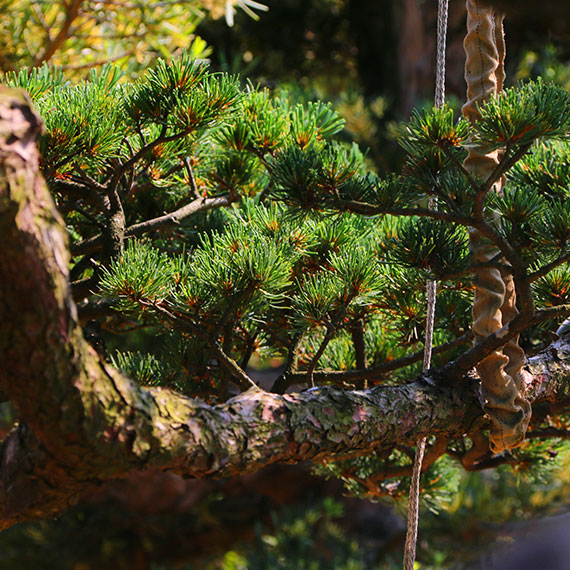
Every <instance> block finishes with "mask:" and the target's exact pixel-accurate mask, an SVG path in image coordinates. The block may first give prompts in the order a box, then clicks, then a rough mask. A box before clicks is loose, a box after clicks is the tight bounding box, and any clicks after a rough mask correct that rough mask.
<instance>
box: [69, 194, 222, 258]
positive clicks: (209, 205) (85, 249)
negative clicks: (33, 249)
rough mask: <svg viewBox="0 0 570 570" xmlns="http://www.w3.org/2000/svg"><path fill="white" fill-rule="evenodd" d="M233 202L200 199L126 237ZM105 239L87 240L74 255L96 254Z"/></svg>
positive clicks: (131, 228) (131, 230) (138, 226)
mask: <svg viewBox="0 0 570 570" xmlns="http://www.w3.org/2000/svg"><path fill="white" fill-rule="evenodd" d="M230 204H231V200H230V199H229V197H227V196H218V197H216V198H199V199H197V200H193V201H192V202H190V203H189V204H186V205H185V206H182V207H181V208H178V209H177V210H175V211H174V212H170V213H168V214H164V215H163V216H158V217H156V218H153V219H152V220H146V221H144V222H139V223H138V224H133V225H132V226H129V227H128V228H126V229H125V237H127V238H128V237H135V236H140V235H143V234H145V233H146V232H149V231H154V230H158V229H160V228H163V227H165V226H169V225H177V224H179V223H180V222H182V221H183V220H184V219H186V218H188V217H190V216H192V215H193V214H196V213H198V212H205V211H207V210H212V209H214V208H221V207H224V206H229V205H230ZM102 241H103V238H102V236H101V235H97V236H93V237H91V238H87V239H85V240H83V241H82V242H79V243H78V244H76V245H75V246H72V247H71V254H72V255H74V256H75V255H82V254H93V253H96V252H97V251H98V250H99V249H100V248H101V245H102Z"/></svg>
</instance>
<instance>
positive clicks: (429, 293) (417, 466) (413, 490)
mask: <svg viewBox="0 0 570 570" xmlns="http://www.w3.org/2000/svg"><path fill="white" fill-rule="evenodd" d="M448 6H449V0H438V12H437V60H436V67H435V69H436V71H435V106H436V107H438V108H439V107H443V104H444V102H445V44H446V36H447V14H448ZM436 204H437V198H436V197H435V196H430V199H429V208H430V209H431V208H434V207H435V206H436ZM436 293H437V285H436V282H435V281H433V280H431V279H430V280H428V282H427V283H426V297H427V308H426V326H425V341H424V361H423V370H424V372H425V371H426V370H429V367H430V365H431V353H432V350H433V329H434V324H435V299H436ZM425 450H426V438H425V437H422V438H421V439H419V440H418V441H417V444H416V453H415V455H414V465H413V467H412V481H411V483H410V497H409V500H408V528H407V531H406V542H405V545H404V570H414V562H415V560H416V544H417V542H418V522H419V515H420V508H419V505H420V477H421V474H422V463H423V460H424V454H425Z"/></svg>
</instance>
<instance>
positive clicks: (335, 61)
mask: <svg viewBox="0 0 570 570" xmlns="http://www.w3.org/2000/svg"><path fill="white" fill-rule="evenodd" d="M264 4H266V5H267V6H268V7H269V11H268V12H267V13H265V12H264V11H262V10H261V8H260V7H259V6H258V5H257V4H256V3H248V2H237V1H236V2H233V3H230V4H228V3H227V2H225V0H224V1H222V0H220V1H218V2H217V1H215V0H202V1H201V0H196V1H190V2H144V1H134V0H133V1H130V2H120V1H119V0H117V1H116V2H113V1H101V2H84V1H74V0H69V1H68V2H26V1H23V0H22V1H19V0H4V1H3V2H1V3H0V9H1V10H2V19H1V20H0V46H2V48H0V49H1V52H0V67H1V69H2V70H3V71H10V70H18V69H20V68H21V67H23V66H40V65H42V64H43V63H44V62H48V63H50V64H56V65H59V66H62V67H63V68H64V69H65V70H66V71H68V72H72V73H73V74H75V76H76V77H80V76H82V75H85V74H86V72H87V71H88V69H89V68H90V67H92V66H100V65H101V64H102V63H104V62H106V61H110V60H111V61H115V62H116V63H117V64H118V65H120V66H121V67H122V68H123V69H124V70H125V71H126V73H127V74H128V75H130V76H137V75H138V74H139V73H140V72H141V71H142V70H144V69H146V68H147V67H148V66H149V64H150V63H151V62H152V61H154V60H155V59H156V58H157V57H166V58H167V59H170V58H171V57H172V56H174V55H176V54H179V53H180V52H181V51H183V50H186V51H190V52H191V53H192V54H193V55H194V56H195V57H198V58H205V57H207V58H209V59H210V60H211V62H212V66H213V68H214V69H220V70H224V71H231V72H239V73H240V74H242V76H243V77H248V78H250V79H251V80H252V81H253V82H255V83H261V84H262V85H265V86H269V87H270V88H271V89H273V90H274V91H275V92H278V93H279V92H280V93H286V94H287V97H288V98H290V99H291V100H292V101H308V100H315V99H325V100H330V101H332V102H333V103H334V105H335V108H337V109H338V110H339V112H340V114H341V115H343V117H344V119H345V120H346V126H345V130H346V131H345V134H344V137H345V139H346V140H352V139H355V140H357V141H358V142H359V143H360V144H362V145H363V146H364V147H369V148H370V149H371V151H370V153H369V155H368V160H369V161H370V163H371V164H372V165H373V166H374V168H375V169H376V170H378V171H383V170H388V168H389V167H391V166H393V165H394V164H396V163H398V161H399V160H400V158H401V155H400V153H399V151H398V150H396V148H397V147H396V145H395V144H394V145H392V144H390V141H392V139H393V137H394V133H395V132H396V131H397V128H396V127H397V124H398V122H399V121H401V120H403V119H405V118H407V117H408V115H409V113H410V111H411V109H412V108H413V107H416V106H419V107H421V106H424V105H427V104H430V102H431V98H432V93H433V82H434V77H435V72H434V61H435V48H434V44H435V15H436V6H435V3H430V2H419V1H417V0H405V1H398V0H382V1H378V2H368V1H366V0H310V1H308V0H281V1H270V0H267V1H266V2H264ZM243 8H246V9H247V10H253V11H254V14H256V15H257V16H259V17H260V19H261V20H260V21H259V22H258V21H255V20H254V19H252V18H251V14H248V13H246V11H244V10H243ZM240 9H241V11H239V10H240ZM464 16H465V12H464V9H463V8H462V6H460V5H459V4H457V5H452V11H451V20H450V35H449V44H448V45H449V47H448V53H449V57H448V92H449V95H451V97H452V101H453V97H455V101H456V103H455V105H456V107H457V106H458V105H459V104H460V103H461V101H462V100H463V93H464V84H463V79H462V78H463V58H464V56H463V49H462V47H461V42H462V39H463V35H464ZM228 22H229V23H232V24H233V25H232V26H229V25H228ZM552 28H553V29H555V31H556V33H557V34H560V26H558V25H557V26H553V27H552ZM507 34H508V48H509V62H508V67H509V74H508V77H509V78H510V81H511V82H512V81H514V80H515V79H522V78H529V77H536V76H539V75H540V76H543V77H546V78H547V79H550V80H553V81H556V82H558V83H559V84H561V85H564V86H565V87H566V88H568V84H569V81H570V73H569V68H568V64H567V60H568V53H569V52H568V43H567V41H565V40H564V39H560V36H554V35H553V36H549V35H546V36H545V35H544V34H543V28H541V29H540V31H538V29H536V28H533V27H531V26H528V25H521V20H520V19H519V20H518V23H517V22H513V23H512V24H511V25H510V26H509V27H508V28H507ZM556 452H557V453H558V454H559V457H560V461H559V464H558V466H557V470H556V474H555V475H554V474H553V473H552V472H550V473H549V474H548V476H546V477H544V478H543V479H542V480H541V479H540V478H538V479H537V478H535V477H531V478H529V477H528V476H527V475H526V474H525V473H514V472H513V471H512V469H510V468H509V467H508V466H505V467H504V468H501V469H500V470H498V471H494V472H493V473H492V474H491V475H489V474H479V473H474V474H468V475H461V476H459V475H457V474H456V472H452V471H449V472H446V476H448V477H460V480H457V481H456V482H455V483H456V488H457V489H458V492H457V495H456V496H454V497H447V502H446V501H444V500H443V497H441V496H440V497H438V498H437V500H436V501H435V502H434V503H432V504H431V505H430V506H431V509H432V511H433V512H432V511H430V510H426V511H425V513H426V514H425V515H424V516H423V518H422V524H423V527H424V528H423V531H422V537H423V538H422V540H423V541H424V542H423V544H422V545H420V547H421V549H420V564H421V565H420V567H421V568H442V567H447V568H461V567H463V566H462V564H463V563H464V562H465V561H468V560H469V559H474V558H476V557H477V556H478V555H479V550H478V549H479V548H484V547H485V546H487V545H488V544H489V542H490V541H491V540H495V539H497V537H498V538H499V539H502V538H505V537H509V536H510V535H511V533H512V530H513V527H514V526H516V525H513V522H512V521H513V520H514V519H517V520H518V521H522V520H525V519H527V518H530V517H533V516H536V514H537V513H540V514H545V515H546V514H550V513H551V512H556V509H557V508H559V506H560V505H562V504H563V503H564V502H565V501H567V498H568V494H569V487H568V485H567V477H566V476H565V475H564V473H565V471H564V469H565V468H566V466H567V465H568V457H567V450H566V449H560V450H556ZM147 477H148V478H150V479H152V478H153V477H155V475H134V476H133V477H132V478H131V479H129V480H128V481H118V482H114V483H112V484H109V485H106V486H105V488H104V489H102V490H101V492H100V493H91V494H89V495H88V496H86V497H84V499H83V501H82V503H81V504H80V506H79V507H77V508H76V509H75V510H74V511H73V512H72V513H70V514H68V515H66V516H65V517H62V518H61V519H60V520H58V521H55V522H53V523H40V524H30V525H22V526H21V527H18V528H14V529H12V530H10V531H7V532H5V533H3V534H2V535H1V536H0V545H1V546H2V552H1V554H0V564H2V567H3V568H13V569H20V568H21V569H24V568H38V569H41V568H50V569H51V568H82V569H90V568H93V569H98V568H133V569H135V568H136V569H138V568H141V569H142V568H156V569H157V570H158V569H159V568H171V567H186V568H206V567H208V568H224V569H228V570H229V569H235V570H237V569H240V568H247V569H251V570H254V569H263V568H292V567H295V568H302V567H303V564H306V567H307V568H331V567H332V564H333V563H334V567H335V568H347V569H348V568H351V569H352V568H354V569H359V568H392V567H393V568H397V567H398V566H397V563H396V562H395V560H397V558H398V555H399V551H400V540H401V538H402V531H403V523H402V519H401V518H400V517H399V516H398V514H397V512H396V513H395V512H394V511H393V510H392V509H389V508H386V507H385V506H384V505H383V504H380V505H379V506H376V507H370V505H369V504H368V502H367V501H359V500H358V499H346V498H344V497H343V491H342V489H341V487H340V486H339V485H335V484H334V483H331V482H326V483H323V481H322V479H321V478H320V477H317V476H316V475H311V474H308V473H307V472H306V471H305V470H303V469H297V468H294V469H287V468H275V469H270V470H267V472H262V473H260V474H259V475H258V476H256V477H251V478H250V479H248V478H242V479H241V480H231V481H225V482H220V483H215V482H183V481H181V480H178V479H176V478H175V479H172V478H169V477H167V476H165V477H164V480H163V481H162V482H161V483H160V488H161V489H162V492H161V494H160V497H157V496H148V495H147V494H145V492H146V493H148V492H149V491H148V490H149V489H156V488H157V481H156V480H154V479H152V480H148V479H147ZM156 477H158V475H156ZM327 495H328V496H331V497H334V500H330V499H324V497H325V496H327ZM291 504H294V505H297V506H293V507H291V506H290V505H291ZM430 513H431V514H430ZM260 520H261V521H263V523H260V522H259V521H260ZM256 521H257V522H256ZM459 522H460V523H461V524H459ZM339 525H340V526H339ZM189 537H192V538H191V539H190V538H189ZM241 539H243V540H246V539H249V541H250V542H244V543H241V544H237V545H236V541H237V540H241ZM252 540H253V542H251V541H252ZM70 544H71V545H72V547H70V546H69V545H70ZM251 545H253V547H252V546H251Z"/></svg>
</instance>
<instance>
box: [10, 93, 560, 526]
mask: <svg viewBox="0 0 570 570" xmlns="http://www.w3.org/2000/svg"><path fill="white" fill-rule="evenodd" d="M40 129H41V122H40V120H39V117H38V116H37V115H36V114H35V112H34V111H33V110H32V109H31V107H30V105H29V104H28V102H27V101H26V100H25V99H24V97H23V96H22V95H21V94H20V93H19V92H15V91H12V90H7V89H5V90H0V235H2V238H3V244H2V247H1V248H0V362H1V366H0V388H1V389H2V390H3V391H4V392H5V394H6V395H7V397H8V398H9V399H10V400H11V401H12V402H13V403H14V405H15V407H16V408H17V411H18V415H19V418H20V419H19V422H18V424H17V425H15V426H14V428H13V429H12V431H11V432H10V433H9V434H8V435H7V436H6V437H5V439H4V440H3V441H2V443H1V444H0V529H3V528H7V527H8V526H10V525H12V524H14V523H16V522H19V521H23V520H30V519H35V518H47V517H50V516H55V515H57V514H58V513H61V512H63V511H64V510H66V509H67V508H68V506H69V505H70V504H72V503H73V502H74V500H75V497H76V496H77V494H78V493H79V492H80V491H81V490H82V489H84V488H86V487H87V486H88V485H91V484H93V483H97V482H99V481H103V480H106V479H110V478H113V477H118V476H121V475H124V474H125V473H128V472H130V471H132V470H134V469H138V470H140V469H155V470H160V471H169V472H174V473H178V474H182V475H185V476H189V477H197V478H198V477H223V476H229V475H234V474H238V473H247V472H253V471H256V470H257V469H259V468H261V467H262V466H264V465H269V464H272V463H277V462H282V463H298V462H301V461H306V460H324V459H327V458H334V456H335V454H343V456H346V455H347V454H349V455H350V454H353V455H362V454H367V453H370V452H372V451H373V450H377V449H380V448H382V449H389V448H391V447H393V446H395V445H396V444H404V443H406V442H409V443H411V442H414V441H416V440H417V439H418V438H420V437H423V436H427V435H433V434H435V435H437V434H445V435H448V436H452V437H461V436H463V434H465V433H467V432H469V430H470V427H471V426H472V425H473V423H474V422H475V421H476V420H478V419H479V418H480V417H481V416H482V413H483V412H482V408H481V402H480V397H479V385H478V382H477V380H476V378H475V377H466V378H465V380H464V381H461V382H456V381H453V382H452V381H450V380H449V375H446V371H445V368H444V369H443V370H441V371H438V372H433V371H432V372H430V373H428V374H426V375H424V376H421V377H419V378H418V379H416V380H415V381H413V382H410V383H409V384H406V385H401V386H379V387H375V388H372V389H370V390H356V391H344V390H340V389H337V388H333V387H319V388H312V389H309V390H306V391H304V392H301V393H297V394H286V395H277V394H272V393H266V392H264V391H262V390H255V389H252V390H249V391H248V392H245V393H243V394H241V395H239V396H237V397H235V398H232V399H231V400H229V401H228V402H226V403H224V404H221V405H209V404H207V403H205V402H203V401H201V400H197V399H190V398H187V397H183V396H181V395H179V394H176V393H174V392H172V391H170V390H168V389H160V388H151V389H144V388H142V387H140V386H139V385H137V384H136V383H134V382H132V381H131V380H129V379H128V378H126V377H125V376H124V375H122V374H121V373H119V372H118V371H117V370H115V369H113V368H112V367H110V366H109V365H108V364H106V363H105V362H103V361H101V360H100V358H99V356H98V355H97V353H96V352H95V351H94V349H92V348H91V347H90V346H89V345H88V344H87V342H86V341H85V340H84V339H83V337H82V334H81V329H80V327H79V324H78V321H77V313H76V308H75V305H74V303H73V301H72V298H71V292H70V287H69V278H68V260H69V254H68V248H67V239H66V232H65V228H64V226H63V222H62V219H61V217H60V216H59V214H58V213H57V210H56V209H55V206H54V203H53V201H52V199H51V196H50V194H49V192H48V190H47V187H46V185H45V183H44V181H43V179H42V177H41V175H40V174H39V170H38V153H37V149H36V144H35V143H36V138H37V136H38V134H39V132H40ZM528 369H529V371H530V373H531V374H532V383H531V384H530V385H529V399H530V400H531V401H535V402H544V401H552V402H556V401H560V400H564V399H566V398H567V397H568V393H569V391H570V389H569V379H570V339H567V340H560V341H558V342H557V343H556V344H554V345H553V346H552V347H551V348H550V349H549V350H548V351H547V352H546V353H544V354H543V355H541V356H539V357H537V358H535V359H533V361H532V362H531V363H530V364H529V366H528Z"/></svg>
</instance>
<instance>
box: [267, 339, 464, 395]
mask: <svg viewBox="0 0 570 570" xmlns="http://www.w3.org/2000/svg"><path fill="white" fill-rule="evenodd" d="M472 340H473V333H472V332H471V331H470V332H468V333H465V334H464V335H462V336H460V337H458V338H456V339H455V340H453V341H451V342H447V343H445V344H440V345H439V346H435V347H434V348H433V354H443V353H444V352H447V351H448V350H451V349H452V348H456V347H457V346H461V345H463V344H468V343H469V342H471V341H472ZM423 357H424V352H423V349H422V350H419V351H418V352H414V353H413V354H408V355H407V356H402V357H401V358H396V359H394V360H388V361H386V362H382V363H381V364H377V365H376V366H371V367H370V368H364V369H360V370H346V371H338V370H317V371H315V372H313V379H314V380H315V382H317V383H319V384H321V383H325V382H330V383H332V384H335V385H337V386H341V385H343V384H354V383H356V382H366V381H377V380H379V379H381V378H382V376H385V375H386V374H388V373H389V372H394V371H395V370H400V369H401V368H405V367H406V366H411V365H412V364H415V363H416V362H421V361H422V359H423ZM306 374H307V373H306V372H290V371H285V372H284V373H283V375H282V376H281V377H280V378H279V379H278V381H279V383H277V381H276V383H275V385H274V386H273V388H272V389H271V391H272V392H275V393H277V394H279V393H282V392H284V391H285V390H286V389H287V388H288V387H289V386H291V385H293V384H304V382H305V381H306Z"/></svg>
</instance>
